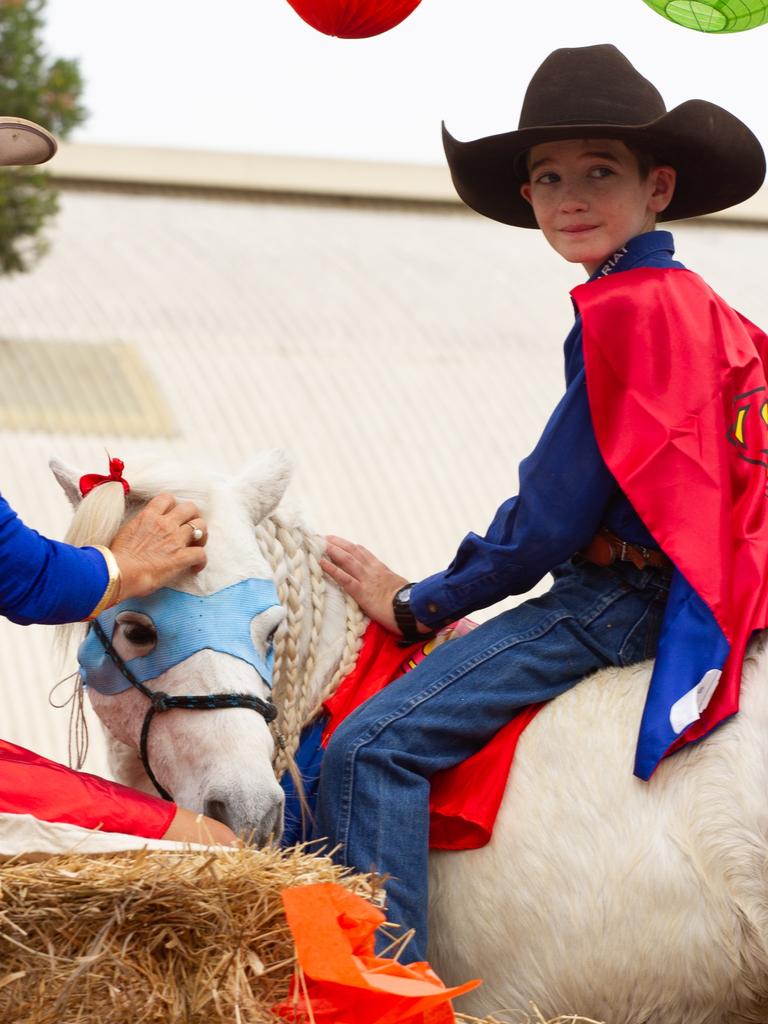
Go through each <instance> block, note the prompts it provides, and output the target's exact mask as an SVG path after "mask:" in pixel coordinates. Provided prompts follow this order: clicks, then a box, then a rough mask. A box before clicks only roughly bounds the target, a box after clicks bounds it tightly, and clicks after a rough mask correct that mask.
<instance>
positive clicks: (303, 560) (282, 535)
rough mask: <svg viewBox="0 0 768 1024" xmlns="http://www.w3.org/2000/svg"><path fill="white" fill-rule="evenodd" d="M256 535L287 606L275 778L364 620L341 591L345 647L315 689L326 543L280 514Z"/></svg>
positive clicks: (347, 661) (281, 636)
mask: <svg viewBox="0 0 768 1024" xmlns="http://www.w3.org/2000/svg"><path fill="white" fill-rule="evenodd" d="M256 537H257V540H258V542H259V545H260V547H261V549H262V552H263V553H264V555H265V557H266V559H267V561H268V562H269V564H270V567H271V569H272V574H273V576H274V579H275V586H276V587H277V593H278V597H279V598H280V603H281V604H282V605H283V607H284V608H285V609H286V617H285V621H284V623H283V625H282V626H281V628H280V629H279V630H278V633H277V636H276V637H275V669H274V682H273V693H274V700H275V703H276V704H277V707H278V709H279V710H278V718H277V723H276V730H277V733H278V735H279V736H281V737H282V741H283V742H282V743H280V744H277V745H276V756H275V774H276V775H277V777H278V779H279V778H280V777H281V776H282V774H283V772H285V771H286V769H287V768H288V766H289V764H290V763H291V761H292V760H293V755H294V754H295V753H296V750H297V749H298V746H299V739H300V737H301V731H302V729H303V728H304V726H305V725H306V724H307V723H309V722H310V721H312V719H313V718H314V717H315V716H316V715H317V713H318V712H319V710H320V708H321V706H322V703H323V701H325V700H327V698H328V697H330V696H331V694H333V693H335V691H336V689H337V688H338V686H339V684H340V683H341V681H342V680H343V679H344V678H345V677H346V676H347V675H348V674H349V673H350V672H351V671H352V669H353V668H354V666H355V662H356V661H357V657H358V655H359V653H360V648H361V647H362V644H363V633H364V632H365V627H366V625H367V623H368V620H367V619H366V617H365V616H364V615H363V613H362V611H361V610H360V607H359V606H358V604H357V602H356V601H354V600H353V599H352V598H351V597H350V596H349V595H348V594H344V607H345V640H344V649H343V650H342V652H341V656H340V658H339V662H338V664H337V666H336V670H335V671H334V672H333V673H332V674H331V676H330V678H329V680H328V682H327V683H326V685H325V686H324V687H322V689H321V690H320V691H319V692H316V693H313V686H312V682H313V677H314V675H315V672H316V667H317V652H318V645H319V642H320V634H321V631H322V627H323V620H324V617H325V605H326V595H327V590H326V577H325V573H324V572H323V570H322V569H321V568H320V563H319V559H320V556H321V555H322V553H323V551H324V548H325V544H324V542H323V540H322V538H321V537H319V536H318V535H317V534H310V533H309V532H308V531H307V530H306V529H305V528H304V527H302V526H298V525H294V526H289V525H287V524H286V523H285V522H284V521H283V520H282V519H281V518H280V516H279V515H272V516H269V517H267V518H266V519H264V520H262V522H261V523H260V524H259V526H258V527H257V528H256ZM305 612H306V613H308V614H305Z"/></svg>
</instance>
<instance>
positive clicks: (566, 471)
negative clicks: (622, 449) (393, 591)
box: [411, 368, 618, 626]
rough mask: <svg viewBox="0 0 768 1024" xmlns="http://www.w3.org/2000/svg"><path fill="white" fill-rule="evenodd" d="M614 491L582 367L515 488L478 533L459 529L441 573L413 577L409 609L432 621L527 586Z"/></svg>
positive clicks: (582, 539)
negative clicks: (457, 542)
mask: <svg viewBox="0 0 768 1024" xmlns="http://www.w3.org/2000/svg"><path fill="white" fill-rule="evenodd" d="M617 491H618V485H617V483H616V481H615V479H614V478H613V476H612V475H611V473H610V471H609V469H608V467H607V466H606V464H605V462H604V461H603V458H602V456H601V454H600V451H599V449H598V447H597V440H596V439H595V433H594V429H593V427H592V419H591V417H590V413H589V401H588V399H587V388H586V382H585V376H584V370H583V368H582V369H581V370H580V371H579V372H578V373H577V374H576V376H575V377H574V378H573V380H572V381H571V383H570V384H569V386H568V389H567V391H566V393H565V395H564V396H563V398H562V399H561V401H560V403H559V404H558V406H557V408H556V409H555V411H554V413H553V414H552V416H551V417H550V419H549V422H548V423H547V426H546V427H545V429H544V433H543V434H542V436H541V438H540V440H539V443H538V444H537V445H536V448H535V449H534V451H533V452H532V453H531V455H529V456H528V458H527V459H524V460H523V462H522V463H521V464H520V491H519V494H518V495H517V496H516V497H514V498H510V499H509V500H508V501H505V502H504V504H503V505H502V506H501V507H500V508H499V510H498V511H497V513H496V515H495V517H494V519H493V522H492V523H491V525H490V527H489V528H488V532H487V533H486V534H485V536H484V537H480V536H478V535H477V534H476V533H469V534H467V536H466V537H465V538H464V540H463V541H462V542H461V544H460V546H459V549H458V551H457V552H456V557H455V558H454V560H453V561H452V562H451V564H450V565H449V566H448V568H447V569H446V570H445V571H444V572H439V573H436V574H435V575H434V576H429V577H427V579H425V580H422V581H421V582H420V583H417V584H416V586H415V587H414V588H413V592H412V594H411V608H412V610H413V613H414V615H415V616H416V618H417V619H419V621H420V622H423V623H424V624H425V625H428V626H439V625H442V624H444V623H446V622H452V621H453V620H455V619H457V618H461V616H463V615H468V614H470V613H471V612H473V611H476V610H477V609H478V608H486V607H488V605H491V604H494V603H495V602H496V601H499V600H501V599H502V598H504V597H507V596H509V595H510V594H522V593H525V592H526V591H527V590H530V589H531V587H532V586H534V585H535V584H536V583H538V581H539V580H540V579H541V578H542V577H543V576H544V575H545V574H546V573H547V572H549V571H550V570H551V569H553V568H554V567H555V566H556V565H559V564H560V563H561V562H564V561H565V560H566V559H568V558H570V557H571V556H572V555H573V554H574V553H575V552H576V551H578V550H579V549H580V548H583V547H585V546H586V545H587V544H588V543H589V541H590V540H591V539H592V537H593V536H594V534H595V532H596V531H597V528H598V527H599V525H600V523H601V520H602V517H603V514H604V512H605V508H606V505H607V504H608V502H609V501H610V499H611V497H612V496H613V495H614V494H616V492H617Z"/></svg>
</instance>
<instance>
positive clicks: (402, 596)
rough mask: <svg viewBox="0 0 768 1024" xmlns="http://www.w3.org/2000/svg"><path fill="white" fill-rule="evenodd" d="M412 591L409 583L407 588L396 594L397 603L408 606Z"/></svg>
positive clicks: (411, 585)
mask: <svg viewBox="0 0 768 1024" xmlns="http://www.w3.org/2000/svg"><path fill="white" fill-rule="evenodd" d="M412 590H413V584H412V583H409V584H408V586H407V587H403V589H402V590H399V591H398V592H397V603H398V604H408V602H409V601H410V600H411V591H412Z"/></svg>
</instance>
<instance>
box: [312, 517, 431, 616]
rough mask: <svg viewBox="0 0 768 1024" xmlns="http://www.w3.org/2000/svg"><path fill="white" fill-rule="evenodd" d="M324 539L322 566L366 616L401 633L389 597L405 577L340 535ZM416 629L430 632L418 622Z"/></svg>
mask: <svg viewBox="0 0 768 1024" xmlns="http://www.w3.org/2000/svg"><path fill="white" fill-rule="evenodd" d="M325 539H326V545H327V546H326V549H325V558H321V559H320V565H321V567H322V568H323V569H324V570H325V572H327V573H328V575H329V576H330V577H331V579H332V580H335V581H336V583H338V584H339V586H340V587H341V588H342V589H343V590H345V591H346V592H347V593H348V594H349V595H350V597H353V598H354V599H355V600H356V601H357V603H358V604H359V605H360V607H361V608H362V609H363V611H364V612H365V614H366V615H367V616H368V618H370V619H373V620H374V621H375V622H378V623H379V624H380V625H382V626H384V628H385V629H388V630H389V631H390V632H391V633H397V634H400V629H399V627H398V625H397V623H396V622H395V613H394V612H393V610H392V598H393V597H394V596H395V594H396V593H397V592H398V590H399V589H400V588H401V587H404V586H405V584H406V583H407V582H408V580H407V579H406V578H405V577H404V576H398V574H397V573H396V572H393V571H392V570H391V569H389V568H388V567H387V566H386V565H385V564H384V563H383V562H382V561H380V560H379V559H378V558H377V557H376V556H375V555H373V554H371V552H370V551H368V549H367V548H364V547H363V546H362V545H361V544H353V543H352V542H351V541H348V540H344V538H343V537H326V538H325ZM419 628H420V630H421V631H422V632H423V633H425V634H426V633H429V632H430V630H429V628H428V627H427V626H422V625H421V623H420V624H419ZM400 635H401V634H400Z"/></svg>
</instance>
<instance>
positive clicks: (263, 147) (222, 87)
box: [47, 0, 768, 163]
mask: <svg viewBox="0 0 768 1024" xmlns="http://www.w3.org/2000/svg"><path fill="white" fill-rule="evenodd" d="M599 42H612V43H615V44H616V45H617V46H618V47H619V48H620V49H621V50H623V51H624V53H626V55H627V56H628V57H629V58H630V60H631V61H632V62H633V63H634V64H635V65H636V67H637V68H638V69H639V70H640V71H641V72H642V73H643V74H644V75H646V77H648V78H651V80H652V81H654V83H655V84H656V85H657V86H658V88H659V89H660V91H661V93H662V95H663V96H664V98H665V100H666V103H667V106H668V107H671V106H674V105H676V104H678V103H681V102H682V101H683V100H686V99H691V98H694V97H699V98H703V99H710V100H713V101H715V102H717V103H720V104H721V105H722V106H725V107H727V108H728V109H729V110H731V111H732V112H733V113H735V114H737V115H738V116H739V117H741V118H742V119H743V120H745V121H746V122H747V123H748V124H749V126H750V127H751V128H752V129H753V131H755V132H756V134H757V135H758V136H759V138H760V140H761V142H762V143H763V145H764V146H766V145H768V102H766V97H768V88H767V86H768V26H763V27H761V28H758V29H754V30H752V31H749V32H742V33H737V34H734V35H730V36H714V35H712V36H708V35H704V34H701V33H697V32H691V31H689V30H687V29H682V28H679V27H678V26H676V25H673V24H671V23H670V22H667V21H665V20H664V19H663V18H661V17H660V16H659V15H658V14H656V13H654V11H652V10H651V9H650V8H649V7H647V6H646V4H645V3H643V0H581V2H578V0H422V2H421V4H420V6H419V7H417V8H416V10H415V12H414V13H413V14H412V15H411V16H410V17H409V18H407V19H406V21H404V22H403V23H402V24H401V25H400V26H398V27H397V28H395V29H393V30H392V31H390V32H388V33H386V34H384V35H382V36H379V37H376V38H374V39H368V40H340V39H332V38H329V37H327V36H323V35H321V34H320V33H318V32H316V31H315V30H314V29H312V28H310V27H309V26H308V25H307V24H305V22H303V21H302V20H301V19H300V18H299V17H298V15H297V14H296V13H295V12H294V11H293V9H292V8H291V7H290V6H289V4H288V3H287V2H286V0H209V2H205V3H203V2H202V0H131V2H130V3H128V2H126V0H49V3H48V31H47V43H48V47H49V50H50V53H51V54H52V55H55V56H66V57H77V58H79V60H80V62H81V67H82V71H83V74H84V76H85V79H86V83H87V91H86V97H85V99H86V103H87V106H88V108H89V110H90V119H89V121H88V123H87V125H85V126H84V127H83V128H82V129H80V130H79V131H78V133H77V135H76V136H75V138H76V139H78V140H82V141H88V142H112V143H129V144H130V143H133V144H137V145H138V144H144V145H161V146H173V147H190V148H202V149H208V148H210V149H222V150H231V151H249V152H261V153H285V154H303V155H312V156H332V157H350V158H360V159H374V160H376V159H379V160H396V161H415V162H420V163H438V162H441V161H442V148H441V145H440V121H441V119H443V118H444V119H445V120H446V122H447V124H448V127H449V129H450V130H451V131H452V132H453V133H454V134H455V135H457V136H458V137H459V138H473V137H478V136H481V135H485V134H491V133H493V132H497V131H507V130H510V129H512V128H514V127H516V126H517V118H518V114H519V110H520V102H521V100H522V96H523V92H524V90H525V86H526V84H527V82H528V79H529V78H530V76H531V74H532V73H533V71H534V70H535V69H536V67H537V66H538V65H539V64H540V63H541V61H542V60H543V59H544V57H545V56H546V55H547V54H548V53H549V52H550V51H551V50H553V49H556V48H557V47H559V46H584V45H588V44H591V43H599ZM611 87H612V84H611V82H610V81H606V83H605V88H606V89H610V88H611Z"/></svg>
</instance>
